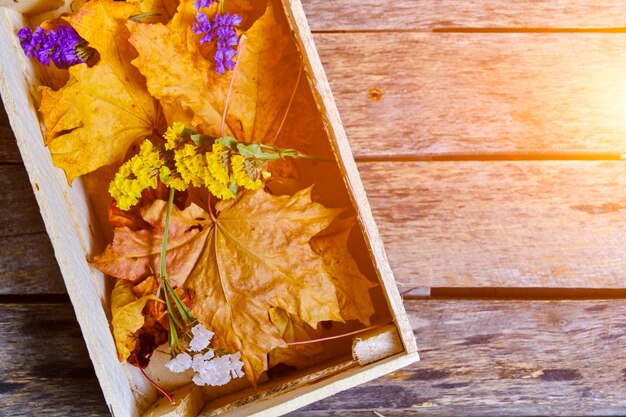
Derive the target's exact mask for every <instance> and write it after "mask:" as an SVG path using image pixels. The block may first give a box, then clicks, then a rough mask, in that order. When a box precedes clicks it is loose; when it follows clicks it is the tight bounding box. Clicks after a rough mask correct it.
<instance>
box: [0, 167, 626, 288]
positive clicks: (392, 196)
mask: <svg viewBox="0 0 626 417" xmlns="http://www.w3.org/2000/svg"><path fill="white" fill-rule="evenodd" d="M359 170H360V171H361V175H362V178H363V181H364V184H365V187H366V190H367V193H368V197H369V201H370V204H371V206H372V209H373V212H374V216H375V218H376V221H377V224H378V227H379V229H380V232H381V234H382V237H383V241H384V244H385V248H386V251H387V255H388V256H389V260H390V263H391V266H392V269H393V271H394V274H395V277H396V281H397V282H398V285H400V287H401V289H403V290H406V289H407V288H411V287H490V286H491V287H563V288H564V287H568V288H577V287H580V288H585V287H586V288H623V287H624V286H625V284H626V279H624V275H623V271H624V269H626V265H625V261H624V257H623V253H624V251H625V250H626V237H625V236H626V233H625V232H626V231H625V230H624V229H625V228H626V221H625V220H624V210H625V208H626V175H625V174H626V172H625V170H626V162H622V161H607V162H594V161H515V162H495V161H493V162H458V161H457V162H380V163H379V162H374V163H372V162H367V163H366V162H363V163H360V164H359ZM0 172H1V170H0ZM0 178H1V177H0ZM9 195H12V194H9ZM29 204H30V205H23V206H22V207H23V211H24V213H22V214H21V216H22V217H29V216H33V217H36V216H38V208H37V206H36V204H35V203H34V201H31V202H30V203H29ZM10 210H11V206H8V205H0V218H2V217H10V216H11V213H10ZM28 250H32V251H35V252H37V255H36V256H34V257H32V258H30V259H29V260H26V259H25V258H24V256H23V255H24V253H26V252H25V251H28ZM0 264H3V265H5V266H4V268H0V276H3V277H5V278H6V281H4V283H3V284H2V286H0V293H5V294H6V293H14V294H15V293H20V292H25V293H47V292H51V291H53V292H59V290H62V288H63V284H62V283H61V282H60V281H59V279H58V275H57V270H58V269H57V267H56V261H55V259H54V257H53V256H52V253H51V249H50V247H49V243H48V239H47V237H45V235H41V234H34V235H32V236H31V235H28V236H21V237H20V236H15V237H13V238H4V239H2V240H0ZM26 275H28V277H29V278H28V279H27V280H24V278H23V277H24V276H26Z"/></svg>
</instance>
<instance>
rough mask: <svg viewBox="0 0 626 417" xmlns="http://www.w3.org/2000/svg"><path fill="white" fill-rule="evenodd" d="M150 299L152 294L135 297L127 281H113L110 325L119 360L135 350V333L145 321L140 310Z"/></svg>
mask: <svg viewBox="0 0 626 417" xmlns="http://www.w3.org/2000/svg"><path fill="white" fill-rule="evenodd" d="M151 299H154V296H152V295H145V296H143V297H141V298H137V297H135V295H134V294H133V286H132V284H131V283H130V282H128V281H122V280H118V281H117V282H116V283H115V287H114V288H113V292H112V293H111V326H112V327H113V337H114V338H115V347H116V348H117V357H118V359H119V360H120V362H123V361H125V360H126V359H128V357H129V356H130V354H131V353H132V352H133V351H134V350H135V347H136V345H137V337H136V336H135V333H136V332H137V331H138V330H139V329H140V328H141V327H142V326H143V324H144V321H145V319H144V316H143V314H142V310H143V308H144V307H145V306H146V303H147V302H148V301H149V300H151Z"/></svg>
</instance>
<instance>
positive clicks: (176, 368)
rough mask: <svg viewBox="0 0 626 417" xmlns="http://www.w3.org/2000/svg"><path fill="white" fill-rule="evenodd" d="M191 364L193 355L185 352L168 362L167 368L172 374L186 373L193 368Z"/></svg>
mask: <svg viewBox="0 0 626 417" xmlns="http://www.w3.org/2000/svg"><path fill="white" fill-rule="evenodd" d="M191 364H192V360H191V355H189V353H187V352H183V353H179V354H178V355H176V357H175V358H173V359H171V360H170V361H169V362H167V363H166V364H165V366H166V367H167V369H169V370H170V371H172V372H185V371H186V370H187V369H189V368H191Z"/></svg>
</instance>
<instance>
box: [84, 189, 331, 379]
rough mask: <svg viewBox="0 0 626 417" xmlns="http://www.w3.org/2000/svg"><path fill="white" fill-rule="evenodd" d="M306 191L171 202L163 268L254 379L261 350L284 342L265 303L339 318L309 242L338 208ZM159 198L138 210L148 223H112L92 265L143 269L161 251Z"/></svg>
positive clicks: (122, 273)
mask: <svg viewBox="0 0 626 417" xmlns="http://www.w3.org/2000/svg"><path fill="white" fill-rule="evenodd" d="M310 191H311V190H310V189H306V190H303V191H299V192H298V193H296V194H295V195H293V196H273V195H271V194H268V193H266V192H265V191H263V190H262V189H261V190H257V191H255V192H247V193H245V194H243V195H242V196H241V197H240V198H239V199H238V200H236V201H232V200H231V201H228V202H220V203H218V204H217V207H216V208H217V210H218V212H219V214H218V216H217V218H215V219H211V218H210V214H209V213H206V212H204V211H203V210H202V209H200V208H199V207H198V206H196V205H194V204H192V205H190V206H189V207H188V208H186V209H185V210H182V211H181V210H179V209H177V208H176V207H173V209H172V217H171V224H170V235H169V242H171V243H169V244H168V253H167V257H168V274H170V275H171V276H172V277H173V278H174V279H175V280H176V281H177V282H178V283H179V284H181V283H183V282H184V287H185V288H186V289H188V290H190V291H191V292H192V294H195V299H194V306H193V310H192V311H193V313H194V315H195V316H196V317H198V319H199V320H200V321H201V322H202V323H203V324H204V325H205V326H206V327H207V328H209V329H211V330H212V331H214V332H215V333H216V335H215V345H216V346H217V347H218V348H221V349H224V350H227V351H230V352H235V351H240V352H241V353H242V360H243V361H244V369H245V371H246V374H247V376H248V378H249V379H250V380H251V381H253V382H254V381H257V380H258V379H259V377H260V376H261V374H262V373H263V372H264V371H265V370H267V367H268V364H267V353H268V352H270V351H272V350H273V349H275V348H277V347H285V346H286V345H285V342H284V340H283V338H282V334H281V332H279V331H278V330H277V329H276V327H275V326H274V324H273V323H272V321H271V320H270V317H269V310H270V308H271V307H278V308H281V309H282V310H284V311H285V312H287V313H289V314H292V315H295V316H297V317H298V318H299V319H300V320H302V321H303V322H306V323H307V324H308V325H309V326H312V327H315V326H317V323H319V322H321V321H326V320H333V321H343V319H342V317H341V314H340V310H339V304H338V300H337V295H336V290H335V283H334V281H333V278H332V277H331V276H330V275H329V274H328V273H327V272H326V271H325V269H324V264H323V260H322V258H321V257H320V256H318V255H317V254H315V252H314V251H313V250H312V249H311V247H310V246H309V240H310V239H311V237H312V236H314V235H316V234H317V233H319V232H320V231H321V230H323V229H324V228H325V227H327V226H328V225H329V224H330V223H331V222H332V220H333V219H334V218H335V217H336V216H337V215H338V213H339V212H340V211H342V210H339V209H327V208H325V207H323V206H322V205H320V204H318V203H314V202H312V201H311V198H310ZM165 208H166V206H165V203H164V202H163V201H160V200H156V201H155V202H154V203H153V205H152V206H150V207H146V208H144V209H143V210H142V215H143V217H144V220H145V221H146V222H148V223H149V224H150V225H151V226H152V228H153V229H150V230H140V231H135V232H133V231H132V230H130V229H128V228H119V229H117V230H116V233H115V237H114V241H113V243H112V244H111V245H110V246H109V247H108V248H107V250H106V251H105V253H104V254H103V255H101V256H100V257H98V259H97V260H96V266H97V267H99V268H101V269H102V270H103V271H104V272H106V273H108V274H112V275H115V276H118V277H123V278H126V279H131V280H133V279H134V277H133V274H134V275H135V276H142V275H145V274H148V273H149V271H150V270H151V269H153V268H155V265H157V264H158V261H159V250H160V244H161V237H160V235H161V233H162V226H160V223H161V222H162V221H163V219H164V213H165ZM129 254H132V256H129ZM170 271H171V272H170Z"/></svg>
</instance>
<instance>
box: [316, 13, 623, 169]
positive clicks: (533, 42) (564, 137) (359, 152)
mask: <svg viewBox="0 0 626 417" xmlns="http://www.w3.org/2000/svg"><path fill="white" fill-rule="evenodd" d="M432 3H438V2H435V1H433V2H432ZM460 3H461V2H460ZM466 3H467V5H468V7H469V6H470V5H471V4H473V3H472V2H466ZM511 3H516V2H511ZM526 3H528V2H524V4H526ZM414 14H415V13H414ZM315 41H316V45H317V47H318V50H319V53H320V56H321V58H322V61H323V64H324V68H325V69H326V72H327V74H328V78H329V80H330V84H331V88H332V90H333V94H334V96H335V99H336V101H337V106H338V108H339V112H340V113H341V117H342V120H343V123H344V126H345V128H346V133H347V135H348V139H349V140H350V144H351V146H352V149H353V153H354V155H355V157H356V158H371V157H384V158H394V157H427V156H431V155H448V156H454V155H459V154H461V155H485V154H506V155H508V154H518V155H519V154H521V155H524V154H544V155H545V154H548V155H558V154H577V153H585V154H602V153H614V154H622V153H626V140H624V138H625V137H626V77H625V76H624V68H626V54H624V51H625V50H626V34H621V33H620V34H598V33H585V34H571V33H559V34H545V33H521V34H520V33H507V34H493V33H486V34H485V33H483V34H480V33H471V34H467V33H334V34H318V35H316V37H315Z"/></svg>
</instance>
